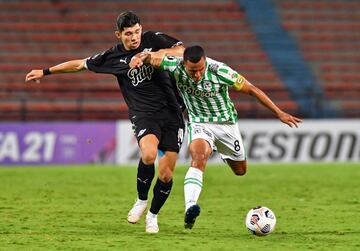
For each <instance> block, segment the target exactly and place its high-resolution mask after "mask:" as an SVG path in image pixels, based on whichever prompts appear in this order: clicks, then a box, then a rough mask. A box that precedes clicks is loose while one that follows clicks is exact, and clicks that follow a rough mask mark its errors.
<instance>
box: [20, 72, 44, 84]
mask: <svg viewBox="0 0 360 251" xmlns="http://www.w3.org/2000/svg"><path fill="white" fill-rule="evenodd" d="M42 77H44V73H43V70H32V71H31V72H29V73H28V74H26V77H25V82H29V81H34V82H36V83H37V84H38V83H40V79H41V78H42Z"/></svg>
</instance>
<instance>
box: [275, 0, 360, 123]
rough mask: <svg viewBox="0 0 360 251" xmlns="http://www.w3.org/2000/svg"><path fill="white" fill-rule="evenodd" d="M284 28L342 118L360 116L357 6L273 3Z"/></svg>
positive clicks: (359, 19)
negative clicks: (295, 42) (290, 35)
mask: <svg viewBox="0 0 360 251" xmlns="http://www.w3.org/2000/svg"><path fill="white" fill-rule="evenodd" d="M276 3H277V6H278V9H279V10H280V15H281V17H282V20H283V26H284V28H285V29H287V30H288V31H290V33H291V34H292V36H293V37H294V39H295V41H297V42H298V45H299V47H300V48H301V50H302V52H303V54H304V57H305V59H306V60H307V61H308V62H309V64H310V65H311V68H312V69H313V72H314V73H315V74H316V76H317V79H318V81H319V83H320V84H321V86H322V88H323V90H324V94H325V99H326V100H327V102H328V104H329V105H333V106H334V107H336V108H337V109H338V110H339V112H340V114H339V115H340V116H341V117H345V118H347V117H348V118H354V117H359V116H360V66H359V62H360V50H359V49H360V46H359V40H360V32H359V31H360V15H359V13H360V2H359V1H351V0H348V1H340V0H332V1H324V0H320V1H310V0H305V1H295V0H286V1H285V0H277V1H276Z"/></svg>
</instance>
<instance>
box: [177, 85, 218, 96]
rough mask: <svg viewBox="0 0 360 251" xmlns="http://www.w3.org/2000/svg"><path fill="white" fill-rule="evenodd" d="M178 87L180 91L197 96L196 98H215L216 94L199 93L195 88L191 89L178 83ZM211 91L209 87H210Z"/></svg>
mask: <svg viewBox="0 0 360 251" xmlns="http://www.w3.org/2000/svg"><path fill="white" fill-rule="evenodd" d="M178 87H179V89H180V90H181V91H184V92H186V93H188V94H190V95H194V96H198V97H206V98H210V97H215V96H216V94H217V92H216V91H200V90H197V89H195V88H192V87H191V86H188V85H186V84H182V83H179V84H178ZM210 89H211V87H210Z"/></svg>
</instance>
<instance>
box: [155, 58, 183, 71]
mask: <svg viewBox="0 0 360 251" xmlns="http://www.w3.org/2000/svg"><path fill="white" fill-rule="evenodd" d="M181 61H182V58H179V57H173V56H165V57H164V58H163V60H162V61H161V64H160V69H161V70H164V71H167V72H169V73H174V72H175V71H176V69H177V67H178V66H179V65H180V64H181Z"/></svg>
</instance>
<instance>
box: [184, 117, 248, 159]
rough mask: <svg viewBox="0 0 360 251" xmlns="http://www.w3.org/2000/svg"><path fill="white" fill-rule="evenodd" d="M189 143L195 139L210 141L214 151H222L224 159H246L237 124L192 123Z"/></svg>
mask: <svg viewBox="0 0 360 251" xmlns="http://www.w3.org/2000/svg"><path fill="white" fill-rule="evenodd" d="M188 132H189V140H188V142H189V144H190V143H191V141H193V140H194V139H204V140H206V141H207V142H209V144H210V146H211V148H212V150H213V151H217V152H219V153H220V156H221V158H222V159H223V160H225V159H231V160H235V161H242V160H245V159H246V154H245V149H244V145H243V141H242V138H241V134H240V130H239V127H238V125H237V124H211V123H190V124H189V126H188Z"/></svg>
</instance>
